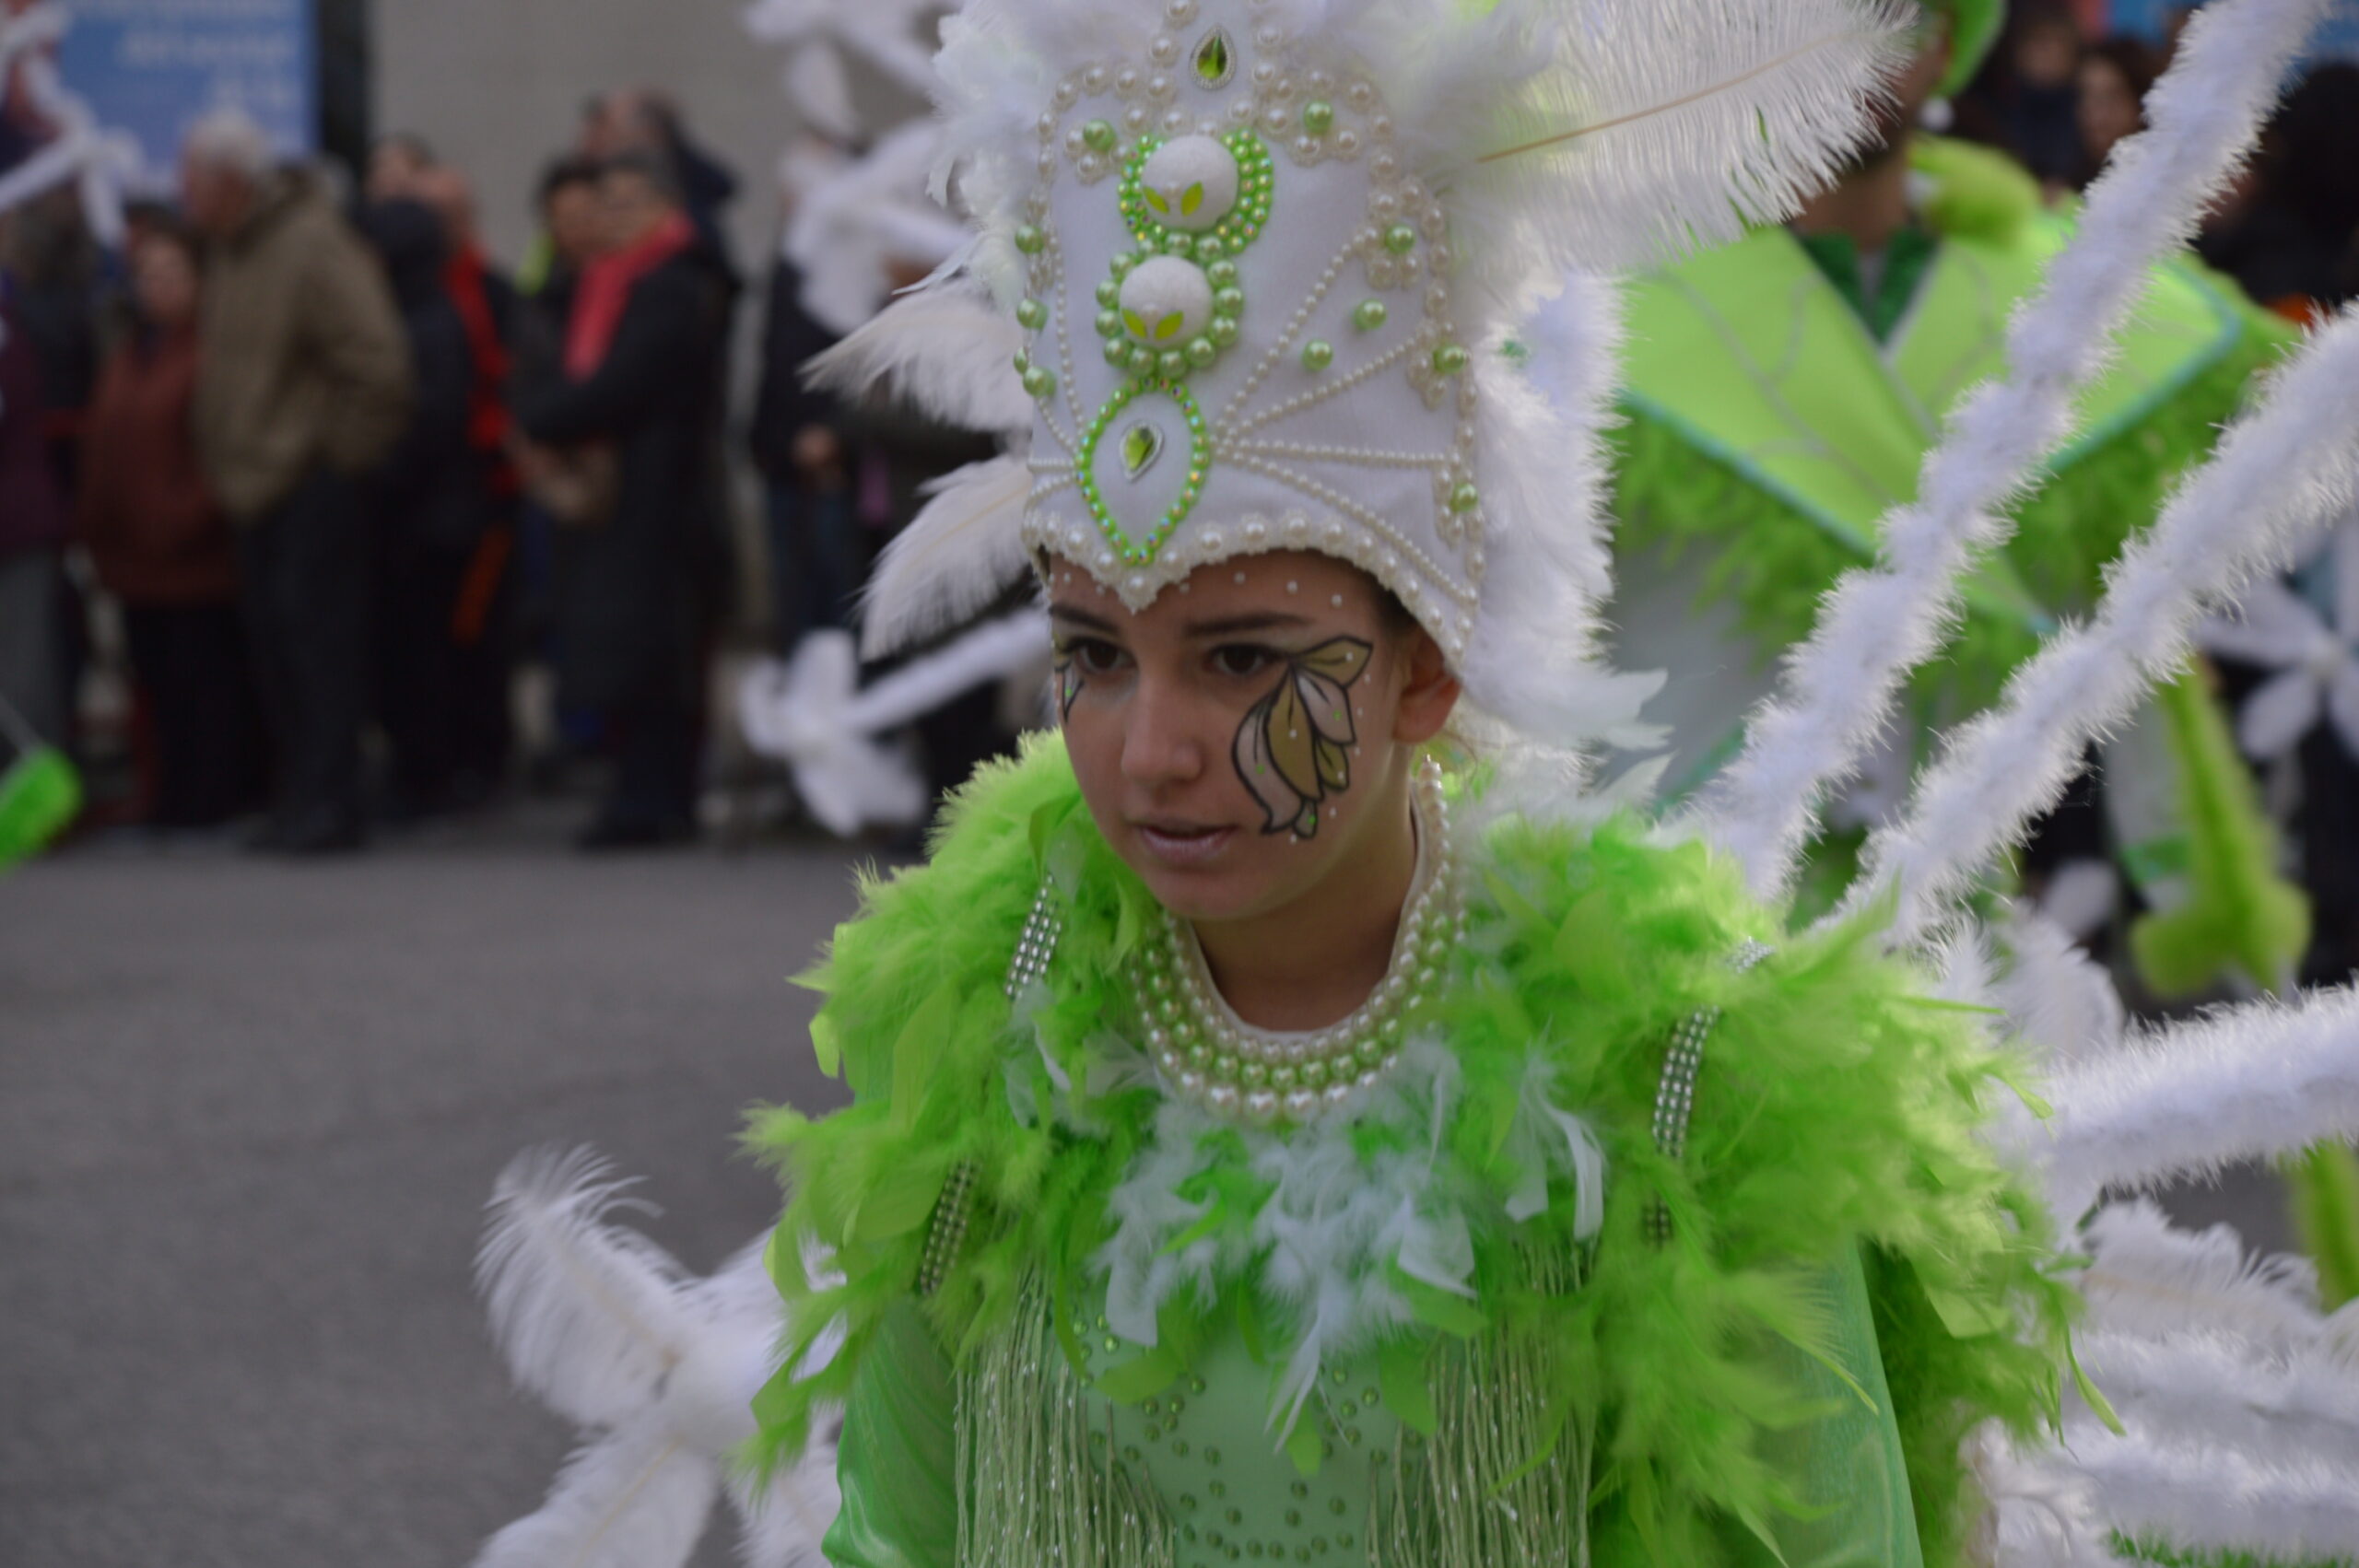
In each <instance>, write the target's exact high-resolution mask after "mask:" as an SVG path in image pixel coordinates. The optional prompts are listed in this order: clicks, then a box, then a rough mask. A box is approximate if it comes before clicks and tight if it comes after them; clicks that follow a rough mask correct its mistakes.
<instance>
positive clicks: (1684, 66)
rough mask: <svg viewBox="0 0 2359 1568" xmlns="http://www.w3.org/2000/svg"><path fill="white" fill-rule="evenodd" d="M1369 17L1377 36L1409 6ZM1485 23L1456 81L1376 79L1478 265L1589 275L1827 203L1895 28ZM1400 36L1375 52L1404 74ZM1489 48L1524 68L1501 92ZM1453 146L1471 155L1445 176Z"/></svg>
mask: <svg viewBox="0 0 2359 1568" xmlns="http://www.w3.org/2000/svg"><path fill="white" fill-rule="evenodd" d="M1418 9H1420V10H1422V9H1423V8H1422V7H1420V8H1418ZM1366 10H1367V13H1368V18H1367V21H1366V22H1365V23H1364V24H1363V27H1364V28H1366V29H1370V30H1373V29H1378V28H1382V27H1384V26H1385V25H1386V23H1387V22H1388V21H1389V20H1390V19H1391V17H1392V16H1393V14H1394V13H1395V12H1401V13H1406V12H1409V11H1411V10H1412V7H1410V6H1384V5H1370V6H1367V7H1366ZM1494 17H1495V20H1494V21H1493V22H1492V23H1491V24H1490V25H1489V27H1488V28H1487V29H1485V28H1476V27H1470V26H1467V25H1466V24H1465V22H1464V21H1463V14H1462V13H1461V14H1460V15H1459V17H1458V18H1454V19H1453V26H1452V31H1453V32H1455V33H1456V34H1458V35H1459V36H1460V37H1461V38H1462V39H1463V45H1462V47H1461V50H1460V51H1459V52H1457V53H1460V54H1462V55H1463V57H1464V58H1463V65H1464V68H1463V69H1462V70H1461V71H1460V72H1458V73H1455V76H1456V79H1452V77H1453V74H1452V73H1451V72H1450V71H1449V69H1448V67H1447V64H1446V62H1447V61H1448V60H1449V58H1450V57H1451V56H1449V55H1445V56H1443V60H1444V62H1445V63H1444V64H1442V66H1441V67H1440V68H1438V69H1435V70H1431V71H1426V72H1423V73H1420V74H1415V75H1413V76H1412V79H1411V80H1409V81H1405V82H1394V83H1389V84H1388V86H1389V87H1390V88H1391V93H1392V95H1393V101H1394V104H1395V108H1396V110H1397V111H1399V113H1400V115H1401V118H1402V122H1403V123H1406V124H1409V125H1412V126H1414V127H1418V128H1419V132H1418V134H1419V135H1423V136H1424V137H1426V139H1427V140H1428V141H1430V142H1432V143H1433V144H1434V152H1433V155H1432V157H1433V158H1434V161H1435V162H1436V163H1438V164H1442V165H1444V166H1445V167H1443V168H1441V169H1439V170H1437V172H1438V175H1439V176H1440V177H1441V178H1443V179H1446V180H1447V181H1448V183H1449V186H1450V188H1451V190H1452V192H1453V193H1454V195H1455V197H1456V198H1457V200H1458V201H1459V202H1460V203H1461V204H1462V205H1463V209H1464V212H1465V215H1466V217H1465V221H1466V224H1467V227H1468V228H1469V231H1470V234H1471V236H1472V237H1473V240H1474V243H1473V245H1472V246H1471V247H1470V248H1471V249H1472V250H1473V252H1474V255H1475V264H1476V266H1477V267H1478V268H1480V267H1482V266H1483V265H1484V261H1485V257H1486V256H1489V255H1497V256H1498V257H1499V259H1500V261H1501V263H1502V264H1504V265H1508V266H1513V265H1518V264H1520V259H1519V258H1517V257H1516V256H1515V255H1514V252H1517V251H1521V252H1524V253H1525V255H1532V254H1537V255H1540V256H1544V257H1547V258H1550V259H1553V260H1555V261H1556V262H1558V263H1570V264H1573V265H1578V266H1583V267H1590V268H1594V269H1597V270H1601V271H1625V270H1632V269H1638V268H1644V267H1649V266H1654V265H1659V264H1661V263H1663V262H1666V261H1668V260H1670V259H1672V257H1673V256H1674V255H1676V254H1679V253H1681V252H1685V251H1689V250H1693V249H1697V248H1700V247H1703V246H1709V245H1715V244H1719V243H1722V242H1724V241H1726V240H1733V239H1735V238H1736V237H1737V236H1738V235H1740V234H1742V233H1743V232H1744V230H1745V228H1748V227H1749V226H1751V225H1753V224H1756V223H1771V222H1776V221H1778V219H1780V218H1782V217H1784V216H1787V215H1788V214H1790V213H1791V212H1792V211H1793V210H1794V209H1795V208H1796V207H1798V206H1799V205H1801V204H1802V199H1803V198H1804V197H1805V196H1807V195H1809V194H1810V193H1812V192H1813V191H1815V190H1819V189H1823V188H1824V187H1825V185H1826V184H1828V183H1829V182H1830V181H1832V180H1833V179H1834V177H1835V175H1836V174H1837V172H1838V171H1839V170H1840V169H1841V167H1842V165H1843V163H1844V161H1845V159H1846V158H1848V156H1849V155H1850V154H1851V153H1852V152H1854V151H1855V150H1857V149H1858V148H1859V146H1860V145H1861V144H1862V143H1863V142H1865V141H1866V140H1867V138H1868V136H1869V135H1870V132H1871V119H1870V111H1871V108H1872V100H1873V99H1874V97H1875V96H1876V95H1878V94H1879V93H1881V91H1882V85H1881V84H1882V82H1883V79H1884V76H1885V75H1886V74H1887V72H1889V71H1890V70H1891V69H1892V68H1894V67H1895V66H1897V65H1898V64H1900V62H1901V60H1902V58H1903V56H1904V53H1905V47H1906V46H1905V42H1904V40H1905V37H1906V32H1905V28H1906V23H1907V10H1906V8H1905V7H1903V6H1898V5H1895V4H1892V3H1890V0H1793V3H1787V4H1779V5H1775V6H1764V5H1761V4H1759V3H1758V0H1572V3H1571V4H1567V5H1561V6H1545V7H1543V6H1538V5H1527V6H1516V5H1512V4H1510V5H1505V6H1499V7H1498V8H1497V10H1496V12H1495V13H1494ZM1399 30H1400V31H1402V33H1404V34H1405V35H1406V36H1403V37H1402V40H1401V41H1402V44H1403V45H1407V46H1409V47H1402V48H1398V49H1395V50H1392V51H1390V52H1388V53H1391V55H1392V56H1393V57H1395V58H1398V59H1401V60H1402V61H1404V62H1406V61H1411V60H1414V59H1416V58H1417V57H1418V56H1417V54H1416V53H1414V42H1415V35H1414V33H1413V32H1409V30H1408V29H1399ZM1501 50H1513V51H1516V52H1518V53H1511V54H1508V56H1507V57H1508V58H1510V59H1526V60H1529V61H1530V62H1531V68H1530V69H1529V70H1527V71H1525V72H1524V73H1522V74H1521V75H1520V76H1519V77H1517V78H1515V79H1511V80H1508V81H1506V82H1504V83H1503V82H1502V81H1501V80H1500V76H1501V71H1500V67H1499V64H1498V53H1497V52H1499V51H1501ZM1456 149H1479V154H1478V156H1477V157H1475V158H1473V159H1472V160H1471V161H1470V162H1468V163H1467V164H1466V165H1465V166H1464V167H1462V168H1461V169H1459V170H1454V171H1453V170H1449V169H1448V168H1447V167H1446V166H1447V164H1448V162H1449V159H1450V158H1452V156H1453V152H1454V150H1456ZM1459 156H1462V153H1460V154H1459ZM1542 193H1545V194H1544V195H1543V194H1542Z"/></svg>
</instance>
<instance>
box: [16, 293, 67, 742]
mask: <svg viewBox="0 0 2359 1568" xmlns="http://www.w3.org/2000/svg"><path fill="white" fill-rule="evenodd" d="M13 294H14V289H13V287H12V286H11V284H10V282H9V278H8V275H7V274H6V272H0V700H6V702H7V703H8V705H9V706H10V707H12V708H15V709H16V710H17V713H18V716H19V717H20V718H21V719H22V720H24V721H25V722H26V723H27V724H28V725H29V726H30V727H31V729H32V731H33V733H35V734H37V735H39V736H41V738H42V739H44V740H46V741H49V742H51V743H55V744H62V743H64V742H65V739H66V716H67V713H66V685H67V682H66V675H65V671H66V639H65V574H64V571H63V569H62V568H61V565H60V561H61V557H62V556H63V553H64V547H65V537H66V532H67V521H66V512H65V502H64V500H63V499H62V498H61V497H59V495H58V490H57V479H56V476H55V475H54V474H53V473H52V472H51V471H50V463H49V453H48V451H47V449H46V447H45V444H44V441H43V438H42V432H41V357H40V355H39V354H37V353H36V352H35V351H34V347H33V342H32V339H31V338H30V337H29V335H28V334H27V333H25V331H24V330H23V328H22V327H21V326H20V325H19V324H18V315H17V309H16V302H15V299H14V298H13ZM7 745H8V742H7V740H6V737H5V736H0V763H5V762H6V760H7V753H6V748H7Z"/></svg>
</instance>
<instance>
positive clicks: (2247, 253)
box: [2201, 63, 2359, 320]
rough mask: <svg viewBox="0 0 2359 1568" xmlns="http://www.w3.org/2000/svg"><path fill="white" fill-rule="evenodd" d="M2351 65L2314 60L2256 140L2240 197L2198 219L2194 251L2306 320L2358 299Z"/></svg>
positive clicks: (2358, 195) (2355, 104)
mask: <svg viewBox="0 0 2359 1568" xmlns="http://www.w3.org/2000/svg"><path fill="white" fill-rule="evenodd" d="M2354 154H2359V64H2347V63H2341V64H2328V65H2320V66H2318V67H2317V68H2316V69H2314V70H2312V71H2311V72H2310V73H2309V75H2308V76H2306V77H2305V78H2304V79H2303V81H2302V83H2301V85H2300V86H2299V87H2297V88H2294V92H2293V94H2292V95H2291V96H2290V97H2289V98H2287V99H2286V100H2285V105H2284V107H2283V109H2281V110H2279V111H2278V113H2277V118H2276V119H2275V120H2274V121H2272V122H2271V124H2270V127H2269V129H2268V131H2267V133H2266V134H2265V135H2263V137H2262V139H2261V155H2260V159H2259V164H2258V165H2257V166H2256V168H2255V170H2254V171H2253V175H2252V178H2251V181H2250V182H2249V185H2248V189H2247V191H2246V193H2245V196H2244V200H2243V201H2242V202H2241V203H2239V204H2238V205H2236V206H2235V207H2234V208H2233V209H2231V210H2230V211H2228V212H2227V213H2225V214H2224V215H2222V216H2220V217H2219V218H2218V219H2217V220H2216V221H2214V222H2212V223H2210V224H2207V225H2206V227H2205V232H2204V235H2203V238H2202V240H2201V250H2202V252H2203V259H2204V260H2205V261H2208V262H2210V263H2212V265H2213V266H2215V267H2218V268H2220V269H2221V270H2222V271H2223V272H2225V273H2227V274H2229V275H2231V276H2233V277H2234V278H2235V279H2236V281H2237V282H2238V283H2241V284H2243V285H2244V287H2245V291H2246V292H2247V293H2248V294H2250V295H2251V296H2252V297H2253V298H2256V299H2258V300H2259V301H2260V302H2261V303H2262V304H2264V305H2267V306H2269V307H2271V309H2273V310H2280V311H2282V312H2283V313H2284V314H2286V315H2289V316H2292V317H2294V319H2296V320H2308V319H2311V318H2312V317H2314V316H2316V315H2317V314H2318V313H2320V312H2322V311H2325V310H2332V309H2334V308H2335V307H2336V306H2338V305H2341V303H2342V302H2343V301H2345V300H2348V299H2352V298H2359V156H2354Z"/></svg>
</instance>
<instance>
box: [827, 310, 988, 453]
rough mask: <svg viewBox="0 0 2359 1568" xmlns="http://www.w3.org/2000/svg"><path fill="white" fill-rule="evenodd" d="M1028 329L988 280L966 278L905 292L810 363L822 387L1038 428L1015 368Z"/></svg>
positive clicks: (967, 419) (983, 424)
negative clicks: (998, 300) (1001, 304)
mask: <svg viewBox="0 0 2359 1568" xmlns="http://www.w3.org/2000/svg"><path fill="white" fill-rule="evenodd" d="M1023 347H1024V331H1023V329H1022V328H1021V327H1018V326H1017V325H1016V324H1015V319H1014V318H1013V317H1010V316H1009V315H1007V314H1006V313H1005V312H1003V311H1002V310H1000V309H999V308H998V307H997V306H995V305H994V304H993V303H992V298H991V295H990V294H989V293H988V292H987V291H986V290H985V289H984V288H983V287H982V286H981V285H980V283H977V282H975V281H973V280H971V279H968V278H965V277H961V278H958V279H955V280H951V281H945V282H943V283H939V284H935V285H933V286H931V287H924V288H921V289H918V290H916V291H914V292H912V293H909V294H904V295H902V296H901V297H900V298H898V299H896V300H894V301H893V302H892V303H891V304H889V305H887V306H886V307H885V309H884V310H880V311H878V312H877V313H876V314H875V315H874V317H873V318H871V319H870V320H869V322H867V324H866V325H864V326H862V327H860V328H858V329H856V330H855V331H854V332H852V333H851V335H849V336H848V337H846V338H844V339H843V340H842V341H841V342H839V343H838V344H837V345H835V346H834V347H832V348H830V349H828V350H827V352H826V353H824V354H821V355H819V356H817V357H815V358H813V359H812V360H811V361H810V362H809V363H808V364H806V365H804V368H803V377H804V380H806V381H807V382H809V383H810V384H811V385H813V386H815V387H823V388H826V389H827V391H829V392H841V393H843V394H845V395H847V396H851V397H860V396H865V395H870V394H872V393H883V394H886V395H890V396H894V397H898V398H901V399H904V400H906V401H907V402H908V403H909V404H910V405H911V406H912V407H915V408H917V409H919V410H921V411H922V412H923V413H926V414H929V415H933V417H934V418H936V419H939V420H941V421H942V422H943V423H945V424H946V425H956V426H957V427H959V428H961V429H964V430H977V431H982V432H986V433H990V434H1013V433H1015V432H1017V431H1023V430H1029V429H1030V428H1031V427H1032V400H1031V398H1030V397H1029V396H1027V395H1026V393H1025V391H1024V382H1023V379H1022V378H1021V377H1019V376H1018V375H1017V374H1016V373H1015V356H1016V355H1017V354H1018V353H1019V352H1021V351H1022V349H1023Z"/></svg>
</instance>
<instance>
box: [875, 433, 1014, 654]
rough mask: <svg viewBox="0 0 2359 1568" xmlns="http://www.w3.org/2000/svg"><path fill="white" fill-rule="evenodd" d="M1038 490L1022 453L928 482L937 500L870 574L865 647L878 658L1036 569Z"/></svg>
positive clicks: (987, 604) (970, 613) (972, 611)
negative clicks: (1028, 539)
mask: <svg viewBox="0 0 2359 1568" xmlns="http://www.w3.org/2000/svg"><path fill="white" fill-rule="evenodd" d="M1031 490H1032V471H1031V468H1030V466H1029V465H1028V464H1027V462H1025V460H1024V459H1022V458H1020V457H995V458H992V459H991V460H990V461H988V462H970V463H968V465H967V466H966V467H964V468H961V469H959V470H958V471H957V472H956V473H954V474H945V475H944V476H943V477H941V478H940V479H937V480H934V481H933V483H932V484H930V485H928V486H926V492H927V494H928V495H929V496H930V497H932V498H931V499H929V500H928V501H927V502H926V504H925V506H924V508H923V509H921V510H920V511H919V513H918V515H917V516H916V518H915V519H913V520H912V521H910V525H909V526H908V527H907V528H904V529H903V530H901V532H899V533H898V534H896V535H894V538H893V542H892V543H891V544H888V545H886V547H885V555H884V558H883V559H882V560H880V561H878V562H877V564H876V571H875V573H874V576H872V577H871V578H870V579H869V581H868V589H867V591H866V593H865V595H864V603H866V606H867V610H866V613H865V614H863V616H862V617H861V628H860V638H861V650H862V652H863V653H864V654H866V655H868V656H869V657H872V658H874V657H875V656H877V655H879V654H882V653H885V652H887V651H890V650H891V649H896V648H900V647H903V646H905V645H907V644H909V643H910V642H914V641H916V640H917V639H919V638H923V637H927V636H929V635H931V634H933V633H934V632H937V631H940V630H942V629H944V628H945V627H948V626H957V625H958V624H959V623H961V622H962V621H966V620H969V619H971V618H972V617H974V616H976V615H978V614H981V613H982V612H983V611H985V610H987V609H989V608H991V606H992V602H993V601H994V600H996V599H998V598H999V596H1000V595H1001V594H1002V593H1003V592H1005V591H1007V589H1008V586H1009V585H1010V584H1012V583H1014V582H1015V581H1016V580H1017V579H1020V578H1021V577H1023V575H1024V574H1025V572H1027V570H1029V569H1030V565H1031V564H1030V562H1029V561H1028V560H1027V558H1026V556H1025V554H1024V537H1023V531H1022V528H1021V523H1022V521H1023V517H1024V501H1025V497H1027V496H1028V495H1029V494H1031Z"/></svg>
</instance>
